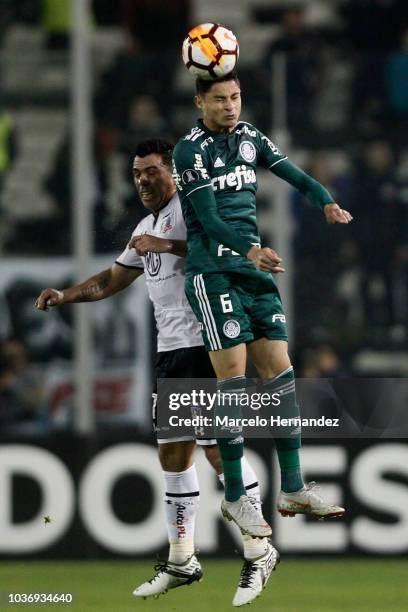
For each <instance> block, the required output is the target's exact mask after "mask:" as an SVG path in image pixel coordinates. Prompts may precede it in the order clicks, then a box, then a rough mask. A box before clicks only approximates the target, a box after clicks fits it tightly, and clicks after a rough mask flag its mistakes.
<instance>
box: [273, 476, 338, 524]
mask: <svg viewBox="0 0 408 612" xmlns="http://www.w3.org/2000/svg"><path fill="white" fill-rule="evenodd" d="M317 489H319V487H318V486H317V484H316V483H315V482H309V483H308V484H307V485H305V486H304V487H303V489H300V490H299V491H295V492H294V493H285V492H284V491H281V492H280V493H279V497H278V503H277V508H278V512H279V513H280V514H281V515H282V516H295V514H308V515H309V516H313V517H315V518H317V519H324V518H333V517H336V516H343V514H344V513H345V509H344V508H342V507H341V506H334V505H332V504H328V503H327V502H326V501H324V499H323V498H322V497H321V496H320V495H319V494H318V493H317Z"/></svg>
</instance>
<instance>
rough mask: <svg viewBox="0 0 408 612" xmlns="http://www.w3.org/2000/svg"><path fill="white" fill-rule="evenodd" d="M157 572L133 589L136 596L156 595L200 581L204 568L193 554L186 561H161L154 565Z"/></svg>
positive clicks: (155, 596)
mask: <svg viewBox="0 0 408 612" xmlns="http://www.w3.org/2000/svg"><path fill="white" fill-rule="evenodd" d="M154 569H155V571H156V572H157V574H156V575H155V576H153V578H152V579H151V580H148V581H147V582H144V583H143V584H141V585H140V586H139V587H137V589H135V590H134V591H133V595H134V596H135V597H143V598H146V597H154V598H156V599H157V597H159V595H162V594H164V593H167V591H169V590H170V589H175V588H176V587H180V586H184V585H185V584H192V583H193V582H196V581H197V582H200V581H201V578H202V575H203V570H202V569H201V565H200V563H199V561H198V559H197V557H196V556H195V555H191V557H189V558H188V559H187V561H185V563H181V564H178V563H170V562H169V561H160V562H159V563H158V564H157V565H155V566H154Z"/></svg>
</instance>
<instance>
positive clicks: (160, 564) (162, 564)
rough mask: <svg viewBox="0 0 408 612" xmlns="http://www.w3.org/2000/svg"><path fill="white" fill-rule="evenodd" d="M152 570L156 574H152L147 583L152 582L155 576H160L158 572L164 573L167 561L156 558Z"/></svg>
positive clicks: (155, 578)
mask: <svg viewBox="0 0 408 612" xmlns="http://www.w3.org/2000/svg"><path fill="white" fill-rule="evenodd" d="M153 569H154V571H155V572H156V574H155V575H154V576H153V578H151V579H150V580H149V581H148V582H149V584H153V582H154V581H155V580H157V578H159V577H160V574H163V573H166V572H167V569H168V561H166V560H164V559H159V558H157V563H156V565H155V566H154V568H153Z"/></svg>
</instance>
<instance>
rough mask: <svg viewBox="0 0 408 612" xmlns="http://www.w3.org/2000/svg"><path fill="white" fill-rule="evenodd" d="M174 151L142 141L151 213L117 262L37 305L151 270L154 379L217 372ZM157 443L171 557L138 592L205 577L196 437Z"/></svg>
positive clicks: (214, 452) (116, 285)
mask: <svg viewBox="0 0 408 612" xmlns="http://www.w3.org/2000/svg"><path fill="white" fill-rule="evenodd" d="M172 150H173V146H172V145H171V144H170V143H168V142H165V141H162V140H159V139H155V140H149V141H145V142H143V143H140V144H139V145H138V146H137V147H136V157H135V159H134V162H133V176H134V182H135V186H136V188H137V191H138V192H139V195H140V198H141V200H142V203H143V205H144V206H145V207H146V208H147V209H148V210H150V211H151V213H152V214H151V215H148V216H147V217H145V218H144V219H142V221H141V222H140V223H139V224H138V225H137V227H136V229H135V230H134V232H133V234H132V238H131V241H130V243H129V245H128V246H127V248H126V249H125V250H124V251H123V253H122V254H121V255H120V257H118V259H117V260H116V262H115V263H114V264H113V265H112V267H111V268H110V269H108V270H104V271H103V272H100V273H99V274H96V275H95V276H93V277H91V278H89V279H88V280H86V281H85V282H84V283H82V284H80V285H77V286H76V287H70V288H68V289H64V290H62V291H58V290H56V289H44V291H42V293H41V295H40V296H39V297H38V299H37V302H36V306H37V308H39V309H40V310H47V308H48V307H50V306H60V305H61V304H66V303H72V302H92V301H95V300H102V299H105V298H108V297H110V296H112V295H114V294H115V293H117V292H118V291H121V290H122V289H125V288H126V287H128V286H129V285H130V284H131V283H132V282H133V281H134V280H136V279H137V278H139V277H140V276H141V275H142V274H143V273H144V275H145V279H146V283H147V287H148V291H149V296H150V299H151V301H152V302H153V305H154V313H155V319H156V325H157V332H158V348H157V350H158V353H157V361H156V367H155V379H157V378H179V377H183V378H213V377H214V370H213V369H212V366H211V363H210V361H209V359H208V356H207V353H206V351H205V349H204V347H203V340H202V337H201V333H200V329H199V324H198V322H197V319H196V318H195V316H194V314H193V312H192V310H191V307H190V306H189V304H188V302H187V299H186V297H185V293H184V262H185V260H184V256H185V254H186V241H185V240H186V227H185V224H184V221H183V218H182V214H181V208H180V201H179V198H178V195H177V193H176V187H175V184H174V182H173V179H172V176H171V156H172ZM135 249H136V250H135ZM136 251H137V252H136ZM153 395H154V396H155V394H153ZM154 403H155V402H154ZM153 408H154V406H153ZM153 419H154V416H153ZM158 443H159V459H160V462H161V466H162V470H163V476H164V480H165V484H166V494H165V499H164V503H165V514H166V521H167V530H168V537H169V543H170V550H169V558H168V561H167V562H164V563H162V564H161V565H160V566H159V567H158V568H157V570H158V571H157V573H156V575H155V576H154V577H153V578H152V579H151V580H149V581H148V582H145V583H144V584H142V585H141V586H139V587H138V588H137V589H135V591H134V595H135V596H136V597H148V596H155V597H157V596H158V595H160V594H162V593H165V592H166V591H168V590H169V589H172V588H175V587H178V586H182V585H185V584H191V583H192V582H194V581H196V580H199V579H200V578H201V576H202V569H201V565H200V563H199V561H198V560H197V557H196V555H195V550H194V527H195V519H196V514H197V510H198V504H199V483H198V478H197V472H196V468H195V465H194V450H195V444H196V442H195V440H194V439H192V438H188V437H182V438H172V439H171V440H169V439H162V440H161V439H159V440H158ZM197 444H200V445H202V446H203V448H204V452H205V454H206V457H207V459H208V461H209V462H210V464H211V465H212V466H213V468H214V469H215V471H216V472H217V474H218V477H219V479H220V481H221V482H222V481H223V475H222V468H221V464H220V459H219V453H218V448H217V446H216V445H215V444H216V443H215V440H197ZM242 469H243V474H244V481H245V484H246V487H247V490H248V494H249V495H250V498H251V501H252V503H253V504H254V505H255V506H257V507H258V508H260V507H261V501H260V491H259V486H258V482H257V478H256V475H255V473H254V471H253V469H252V467H251V466H250V464H249V462H248V461H247V460H246V458H245V457H244V458H243V460H242ZM242 539H243V548H244V554H245V555H246V556H248V555H249V556H250V555H251V554H252V550H253V548H254V546H256V540H254V539H253V538H251V537H250V536H243V537H242Z"/></svg>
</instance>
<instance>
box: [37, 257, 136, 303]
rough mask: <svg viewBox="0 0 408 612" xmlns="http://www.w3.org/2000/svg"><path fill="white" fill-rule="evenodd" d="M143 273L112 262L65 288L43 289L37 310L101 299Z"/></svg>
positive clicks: (38, 299)
mask: <svg viewBox="0 0 408 612" xmlns="http://www.w3.org/2000/svg"><path fill="white" fill-rule="evenodd" d="M141 274H143V270H141V269H140V268H127V267H124V266H121V265H118V264H116V263H114V264H113V265H112V267H111V268H108V269H107V270H103V271H102V272H99V274H95V275H94V276H91V277H90V278H88V279H87V280H86V281H84V282H83V283H81V284H79V285H75V286H74V287H68V288H67V289H62V290H59V289H52V288H47V289H44V290H43V291H42V292H41V293H40V295H39V296H38V298H37V300H36V302H35V305H36V307H37V308H38V310H48V309H49V308H50V307H52V306H61V305H62V304H68V303H77V302H95V301H97V300H103V299H105V298H107V297H110V296H111V295H114V294H115V293H117V292H118V291H122V289H125V288H126V287H128V286H129V285H130V284H131V283H132V282H133V281H134V280H135V279H136V278H137V277H138V276H140V275H141Z"/></svg>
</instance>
